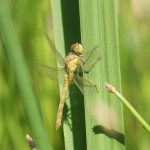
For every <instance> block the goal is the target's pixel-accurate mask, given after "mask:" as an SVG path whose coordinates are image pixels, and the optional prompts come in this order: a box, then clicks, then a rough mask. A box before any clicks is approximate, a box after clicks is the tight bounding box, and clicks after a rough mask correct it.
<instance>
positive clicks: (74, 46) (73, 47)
mask: <svg viewBox="0 0 150 150" xmlns="http://www.w3.org/2000/svg"><path fill="white" fill-rule="evenodd" d="M71 50H72V51H74V52H75V53H79V54H82V53H83V47H82V45H81V44H79V43H76V44H72V45H71Z"/></svg>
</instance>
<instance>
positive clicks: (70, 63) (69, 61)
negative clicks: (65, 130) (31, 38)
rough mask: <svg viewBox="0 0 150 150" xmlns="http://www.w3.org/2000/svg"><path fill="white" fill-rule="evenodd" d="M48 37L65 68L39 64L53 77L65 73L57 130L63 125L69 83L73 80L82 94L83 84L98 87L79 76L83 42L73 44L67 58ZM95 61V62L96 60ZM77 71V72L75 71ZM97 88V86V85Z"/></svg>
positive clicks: (42, 69) (81, 68)
mask: <svg viewBox="0 0 150 150" xmlns="http://www.w3.org/2000/svg"><path fill="white" fill-rule="evenodd" d="M46 38H47V40H48V42H49V44H50V46H51V47H52V50H53V52H54V53H55V54H56V57H57V61H58V62H59V63H60V64H61V65H62V67H63V68H61V69H56V68H52V67H48V66H45V65H39V70H40V71H41V72H42V73H44V74H46V75H47V76H48V77H49V78H51V79H54V78H56V79H58V76H59V74H62V73H63V74H64V86H63V91H62V94H61V97H60V102H59V107H58V111H57V119H56V130H58V128H59V127H60V125H61V120H62V113H63V107H64V103H65V98H66V94H67V91H68V88H69V85H70V84H71V83H72V82H73V83H75V84H76V85H77V87H78V88H79V89H80V91H81V92H82V94H84V92H83V85H85V86H92V87H96V85H94V84H93V83H92V82H91V81H89V80H86V79H83V78H82V77H80V76H78V72H79V70H82V71H83V64H84V62H85V61H84V59H83V47H82V45H81V44H79V43H76V44H72V45H71V52H70V53H69V54H68V55H67V56H66V57H65V59H64V58H63V57H62V56H61V54H60V53H59V52H58V50H57V49H56V47H55V46H54V44H53V43H52V41H51V40H50V38H49V36H48V35H47V34H46ZM94 63H95V62H94ZM94 63H93V64H94ZM75 72H76V73H75ZM96 89H97V87H96Z"/></svg>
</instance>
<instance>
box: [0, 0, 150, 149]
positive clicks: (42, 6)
mask: <svg viewBox="0 0 150 150" xmlns="http://www.w3.org/2000/svg"><path fill="white" fill-rule="evenodd" d="M5 1H6V4H7V7H8V10H9V11H10V14H11V18H12V21H13V27H14V30H15V33H16V35H17V36H18V39H19V41H20V43H21V46H22V48H23V54H24V58H25V61H26V64H27V67H28V71H29V73H30V77H31V79H32V84H33V87H34V91H35V92H36V95H37V97H38V100H39V103H40V107H41V110H42V116H43V119H44V125H45V126H46V129H47V132H48V134H49V141H50V144H51V145H52V147H53V149H54V150H60V149H61V150H62V149H63V148H64V144H63V133H62V129H61V130H60V131H59V132H56V131H55V118H56V111H57V106H58V102H59V91H58V85H57V83H55V82H54V81H51V80H49V79H47V78H46V77H45V76H43V75H42V74H40V73H39V72H38V71H37V69H36V65H37V64H38V63H42V64H47V65H50V66H55V65H56V62H55V59H54V58H53V55H52V52H51V51H50V48H49V46H48V43H47V41H46V39H45V37H44V32H48V33H50V35H51V38H52V40H53V39H54V36H53V22H52V15H51V4H50V0H43V1H40V0H38V1H36V0H33V1H29V0H22V1H19V0H13V1H8V0H5ZM118 27H119V42H120V43H119V44H120V45H119V46H120V61H121V75H122V76H121V78H122V91H123V92H122V93H123V95H124V96H125V97H126V98H127V99H129V100H130V103H131V104H132V105H133V106H134V107H135V108H136V109H137V111H138V112H139V113H140V114H141V115H142V116H143V117H144V119H145V120H146V121H147V122H148V123H149V124H150V109H149V106H150V100H149V98H150V92H149V89H150V69H149V68H150V67H149V66H150V58H149V56H150V50H149V49H150V42H149V39H150V1H148V0H144V1H140V0H126V1H118ZM0 38H2V36H1V35H0ZM124 122H125V138H126V146H127V149H128V150H148V149H149V147H150V135H148V133H147V132H146V131H145V130H144V129H143V128H142V127H141V126H140V124H139V123H138V122H137V120H136V119H135V118H134V117H133V116H132V115H131V114H130V112H129V111H128V110H126V108H125V109H124ZM26 133H29V134H30V128H29V125H28V120H27V118H26V115H25V112H24V109H23V106H22V103H21V96H20V93H19V90H18V86H17V83H16V79H15V76H14V73H13V69H12V66H11V64H10V62H9V60H8V57H7V53H6V51H5V45H4V43H3V42H2V40H1V41H0V149H1V150H8V149H11V150H18V149H22V150H25V149H28V145H27V143H26V141H25V134H26Z"/></svg>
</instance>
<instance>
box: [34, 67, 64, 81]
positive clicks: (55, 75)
mask: <svg viewBox="0 0 150 150" xmlns="http://www.w3.org/2000/svg"><path fill="white" fill-rule="evenodd" d="M37 69H38V71H40V72H41V73H42V74H44V75H46V76H47V77H48V78H49V79H51V80H55V81H57V82H58V81H59V82H60V83H61V84H63V83H64V73H65V71H64V69H63V68H58V69H57V68H53V67H48V66H46V65H42V64H38V66H37Z"/></svg>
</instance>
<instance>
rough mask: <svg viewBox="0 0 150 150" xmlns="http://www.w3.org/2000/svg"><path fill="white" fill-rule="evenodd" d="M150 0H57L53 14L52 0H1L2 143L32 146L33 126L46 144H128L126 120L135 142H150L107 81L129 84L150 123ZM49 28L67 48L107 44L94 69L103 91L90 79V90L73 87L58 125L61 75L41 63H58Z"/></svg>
mask: <svg viewBox="0 0 150 150" xmlns="http://www.w3.org/2000/svg"><path fill="white" fill-rule="evenodd" d="M4 1H5V2H4ZM3 3H4V4H5V5H3ZM141 3H142V4H141ZM149 3H150V2H148V1H145V2H140V1H137V2H134V1H132V2H130V1H120V3H118V12H117V8H116V3H115V1H111V0H97V1H96V0H94V1H90V0H85V1H84V0H83V1H80V0H79V3H78V1H69V2H68V1H64V2H63V1H55V0H52V15H51V12H50V11H51V8H50V6H51V4H50V1H45V0H43V1H36V0H33V1H29V0H22V1H18V0H14V1H8V0H0V122H1V123H0V149H2V150H8V149H11V150H19V149H21V150H26V149H29V146H28V144H27V142H26V140H25V135H26V134H29V135H31V136H32V137H33V138H34V139H35V140H36V142H37V144H38V147H39V148H40V149H41V150H44V149H54V150H63V149H66V150H67V149H68V150H73V149H76V150H80V149H81V150H84V149H88V150H91V149H93V148H94V149H95V150H96V149H108V150H110V149H115V150H117V149H118V150H120V149H125V146H124V127H123V126H124V125H123V124H125V140H126V148H127V149H132V150H141V149H144V150H147V149H149V147H150V143H149V134H148V133H147V132H145V130H144V129H143V128H142V127H141V126H140V124H139V123H138V121H137V120H136V119H135V118H134V117H132V115H131V114H130V113H129V111H128V110H126V108H124V114H123V113H122V112H123V111H122V105H121V102H119V101H118V100H116V97H115V96H114V95H112V94H110V93H109V92H107V91H106V89H105V87H104V82H110V83H112V84H113V85H114V86H115V87H116V88H117V90H119V91H122V93H123V95H125V97H126V98H127V99H130V100H131V101H130V103H131V104H132V106H133V107H134V108H135V109H136V110H137V111H138V112H139V113H140V114H141V116H142V117H144V120H146V121H147V122H148V124H150V120H149V119H150V118H149V114H150V112H149V111H150V109H149V104H150V102H149V98H150V92H149V85H150V83H149V81H150V80H149V79H150V78H149V76H150V71H149V64H150V59H149V53H150V52H149V48H150V43H149V38H150V31H149V23H150V22H149V17H150V16H149V14H150V9H149V8H148V7H147V6H149V5H150V4H149ZM5 6H6V8H5ZM78 6H79V7H78ZM137 8H139V9H137ZM7 12H9V13H8V14H7ZM117 13H118V19H117ZM9 14H10V16H9ZM52 16H53V19H52ZM117 24H118V25H117ZM53 26H54V33H55V34H53ZM117 26H119V32H118V27H117ZM44 32H48V33H49V34H50V35H51V38H52V40H53V39H55V42H54V43H55V45H56V47H57V48H58V50H59V51H60V52H61V54H62V55H63V56H65V55H66V53H67V52H68V51H69V50H70V48H69V47H70V45H71V44H72V43H75V42H82V44H83V46H84V49H85V51H88V50H90V49H91V48H93V47H94V46H96V45H99V46H98V48H97V50H96V51H95V53H94V54H93V56H92V58H91V59H94V58H95V57H97V56H100V57H101V59H100V60H99V61H98V62H97V63H96V64H95V66H94V67H93V68H92V70H91V72H90V73H89V74H87V75H86V78H89V79H90V80H92V81H93V82H94V83H95V84H96V85H97V86H98V89H99V93H96V92H95V91H94V89H93V88H90V87H85V97H84V98H83V96H82V94H81V93H80V92H79V91H78V90H77V89H76V88H75V87H71V90H70V92H69V96H68V98H67V105H66V106H65V111H64V123H63V128H62V127H61V129H59V130H58V131H57V132H56V130H55V121H56V113H57V107H58V103H59V90H58V87H59V86H58V83H55V82H54V81H52V80H49V79H47V78H46V77H44V76H43V75H41V74H40V73H39V72H38V71H37V69H36V65H37V64H38V63H41V64H45V65H49V66H56V61H55V57H54V55H53V53H52V51H51V50H50V48H49V45H48V42H47V41H46V38H45V37H44ZM118 34H119V36H118ZM54 35H55V36H54ZM118 37H119V45H120V47H118ZM65 50H67V51H65ZM119 53H120V62H121V63H119ZM120 66H121V67H120ZM120 68H121V69H120ZM120 70H121V76H120ZM121 79H122V90H121V81H120V80H121ZM60 89H62V87H61V85H60ZM84 108H85V110H84ZM123 116H124V119H123ZM123 120H124V123H123ZM68 124H69V125H70V126H69V125H68ZM72 129H73V132H72ZM62 132H63V133H62ZM112 133H113V134H112ZM114 133H115V136H114ZM135 133H136V136H135ZM47 135H48V136H47ZM63 137H64V138H63ZM49 145H50V148H48V147H49ZM64 145H65V146H64ZM64 147H65V148H64Z"/></svg>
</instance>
